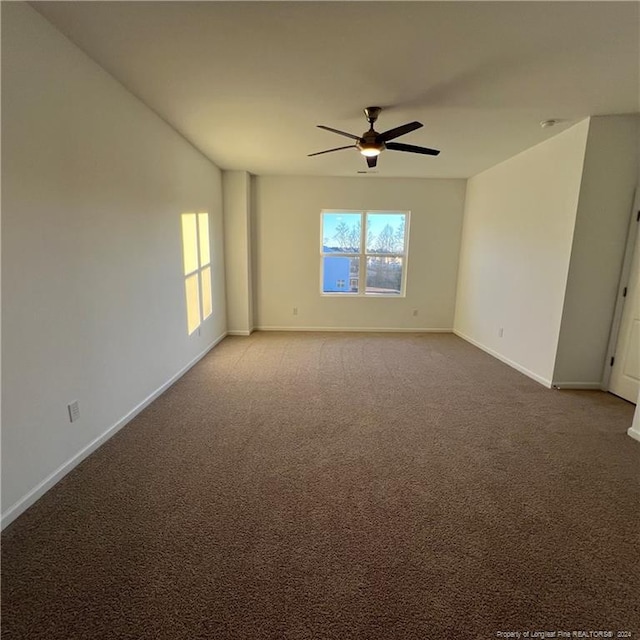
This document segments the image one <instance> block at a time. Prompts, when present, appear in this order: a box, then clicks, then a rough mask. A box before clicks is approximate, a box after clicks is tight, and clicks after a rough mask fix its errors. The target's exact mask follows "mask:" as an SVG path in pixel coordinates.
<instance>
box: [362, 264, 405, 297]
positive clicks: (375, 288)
mask: <svg viewBox="0 0 640 640" xmlns="http://www.w3.org/2000/svg"><path fill="white" fill-rule="evenodd" d="M402 261H403V259H402V258H387V257H377V256H368V257H367V288H366V291H365V293H383V294H390V295H399V294H400V293H401V292H402V268H403V264H402Z"/></svg>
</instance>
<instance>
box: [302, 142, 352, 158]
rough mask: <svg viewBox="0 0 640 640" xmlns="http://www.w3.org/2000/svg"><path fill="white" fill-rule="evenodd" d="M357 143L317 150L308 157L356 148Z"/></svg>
mask: <svg viewBox="0 0 640 640" xmlns="http://www.w3.org/2000/svg"><path fill="white" fill-rule="evenodd" d="M355 148H356V145H355V144H349V145H347V146H346V147H336V148H335V149H327V150H326V151H317V152H316V153H310V154H309V155H308V156H307V157H308V158H310V157H311V156H319V155H322V154H323V153H331V152H332V151H342V150H343V149H355Z"/></svg>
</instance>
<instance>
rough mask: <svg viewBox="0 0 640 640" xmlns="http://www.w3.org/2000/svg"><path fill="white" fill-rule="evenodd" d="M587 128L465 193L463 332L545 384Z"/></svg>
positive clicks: (480, 179) (487, 174) (459, 318)
mask: <svg viewBox="0 0 640 640" xmlns="http://www.w3.org/2000/svg"><path fill="white" fill-rule="evenodd" d="M588 125H589V123H588V120H585V121H583V122H581V123H579V124H577V125H575V126H573V127H571V128H570V129H567V130H566V131H563V132H562V133H561V134H559V135H557V136H555V137H553V138H551V139H550V140H547V141H545V142H543V143H542V144H539V145H537V146H535V147H533V148H531V149H529V150H527V151H524V152H523V153H521V154H519V155H517V156H515V157H513V158H511V159H509V160H507V161H505V162H503V163H501V164H499V165H497V166H495V167H493V168H491V169H488V170H487V171H484V172H483V173H481V174H479V175H477V176H474V177H473V178H471V179H470V180H469V181H468V185H467V199H466V204H465V220H464V230H463V239H462V247H461V252H460V267H459V277H458V292H457V305H456V317H455V330H456V332H457V333H458V334H459V335H461V336H463V337H465V338H466V339H468V340H470V341H471V342H473V343H475V344H477V345H478V346H480V347H481V348H483V349H485V350H487V351H489V352H490V353H492V354H493V355H495V356H497V357H498V358H500V359H502V360H504V361H505V362H508V363H509V364H511V365H512V366H515V367H516V368H517V369H519V370H520V371H522V372H523V373H526V374H527V375H529V376H531V377H533V378H534V379H536V380H538V381H539V382H541V383H543V384H546V385H550V384H551V382H552V377H553V369H554V362H555V356H556V349H557V345H558V336H559V332H560V321H561V314H562V307H563V301H564V295H565V289H566V283H567V274H568V270H569V258H570V252H571V244H572V238H573V229H574V224H575V219H576V209H577V205H578V195H579V191H580V183H581V178H582V167H583V161H584V155H585V147H586V140H587V132H588ZM500 329H502V330H503V336H502V337H500V335H499V333H500Z"/></svg>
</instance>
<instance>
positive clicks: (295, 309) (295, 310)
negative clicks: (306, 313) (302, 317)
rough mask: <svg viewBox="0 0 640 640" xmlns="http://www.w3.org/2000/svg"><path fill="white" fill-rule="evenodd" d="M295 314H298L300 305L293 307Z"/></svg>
mask: <svg viewBox="0 0 640 640" xmlns="http://www.w3.org/2000/svg"><path fill="white" fill-rule="evenodd" d="M293 315H294V316H297V315H298V307H293Z"/></svg>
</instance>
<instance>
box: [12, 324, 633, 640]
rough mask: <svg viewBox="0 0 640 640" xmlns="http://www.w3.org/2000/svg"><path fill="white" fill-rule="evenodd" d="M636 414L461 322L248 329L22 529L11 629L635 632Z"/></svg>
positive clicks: (388, 635)
mask: <svg viewBox="0 0 640 640" xmlns="http://www.w3.org/2000/svg"><path fill="white" fill-rule="evenodd" d="M633 408H634V407H633V405H631V404H629V403H626V402H624V401H623V400H620V399H618V398H616V397H614V396H612V395H609V394H606V393H601V392H585V391H581V392H578V391H552V390H548V389H545V388H543V387H542V386H540V385H538V384H537V383H535V382H533V381H532V380H530V379H528V378H526V377H524V376H522V375H520V374H519V373H517V372H516V371H514V370H512V369H510V368H509V367H507V366H506V365H503V364H502V363H500V362H498V361H497V360H494V359H493V358H491V357H490V356H488V355H486V354H485V353H483V352H481V351H480V350H478V349H476V348H475V347H473V346H471V345H469V344H467V343H465V342H464V341H462V340H460V339H459V338H457V337H455V336H453V335H448V334H431V335H419V334H410V335H409V334H407V335H401V334H338V333H336V334H330V333H327V334H320V333H317V334H304V333H288V334H287V333H257V334H254V335H253V336H251V337H249V338H227V339H225V340H224V341H223V342H222V343H221V344H220V345H219V346H218V347H216V348H215V349H214V350H213V351H212V352H211V353H210V354H209V355H208V356H207V357H206V358H205V359H203V360H202V361H201V362H200V363H199V364H198V365H197V366H196V367H194V368H193V369H192V370H191V371H190V372H189V373H188V374H187V375H186V376H184V377H183V378H182V379H181V380H180V381H179V382H178V383H177V384H175V385H174V386H173V387H172V388H171V389H169V391H167V392H166V393H165V394H164V395H163V396H161V397H160V398H159V399H158V400H157V401H156V402H154V403H153V404H152V405H151V406H150V407H149V408H148V409H147V410H146V411H144V412H143V413H142V414H140V415H139V416H138V417H137V418H136V419H135V420H134V421H133V422H131V423H130V424H129V425H128V426H127V427H125V429H123V430H122V431H121V432H120V433H118V434H117V435H116V436H115V437H114V438H112V439H111V440H110V441H109V442H107V443H106V444H105V445H104V446H103V447H102V448H101V449H100V450H99V451H97V452H96V453H95V454H94V455H92V456H91V457H90V458H88V459H87V460H86V461H85V462H84V463H83V464H81V465H80V466H79V467H77V468H76V469H75V470H74V471H73V472H72V473H71V474H69V475H68V476H67V477H66V478H65V479H64V480H63V481H62V482H60V483H59V484H58V485H57V486H56V487H55V488H54V489H52V490H51V491H50V492H49V493H48V494H46V495H45V496H44V497H43V498H42V499H41V500H40V501H39V502H38V503H37V504H36V505H35V506H34V507H33V508H31V509H30V510H29V511H28V512H27V513H25V514H24V515H23V516H22V517H20V518H19V519H18V520H17V521H16V522H14V523H13V524H12V525H10V526H9V527H8V528H7V530H6V531H5V533H4V535H3V547H2V562H3V565H2V637H3V638H6V639H7V640H9V639H14V638H15V639H18V638H20V639H25V640H26V639H29V640H36V639H43V640H45V639H46V640H76V639H81V638H82V639H85V638H86V639H87V640H100V639H111V638H132V639H133V638H136V639H151V638H154V639H171V640H178V639H184V640H187V639H188V640H198V639H204V638H207V639H209V638H211V639H215V640H218V639H221V640H222V639H226V638H233V639H253V638H256V639H262V638H265V639H276V638H278V639H281V638H286V639H314V640H315V639H333V638H335V639H339V640H348V639H363V640H364V639H366V640H374V639H380V640H383V639H384V640H389V639H395V638H402V639H404V638H407V639H416V640H418V639H419V640H429V639H431V640H433V639H440V638H442V639H452V640H453V639H455V640H458V639H462V640H465V639H473V640H479V639H485V638H486V639H489V638H496V637H500V636H497V635H496V634H497V632H498V631H513V630H520V631H525V630H530V631H531V632H533V631H536V630H547V631H554V632H555V631H557V630H567V631H570V632H572V631H574V630H576V631H584V630H586V631H590V630H613V631H614V632H616V631H618V630H620V631H625V630H629V631H632V632H633V635H632V636H631V637H634V638H635V637H637V636H636V635H635V634H637V633H639V632H640V485H639V478H640V444H639V443H637V442H635V441H633V440H632V439H631V438H629V437H628V436H627V435H626V429H627V428H628V427H629V425H630V424H631V420H632V415H633ZM614 637H615V635H614Z"/></svg>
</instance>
